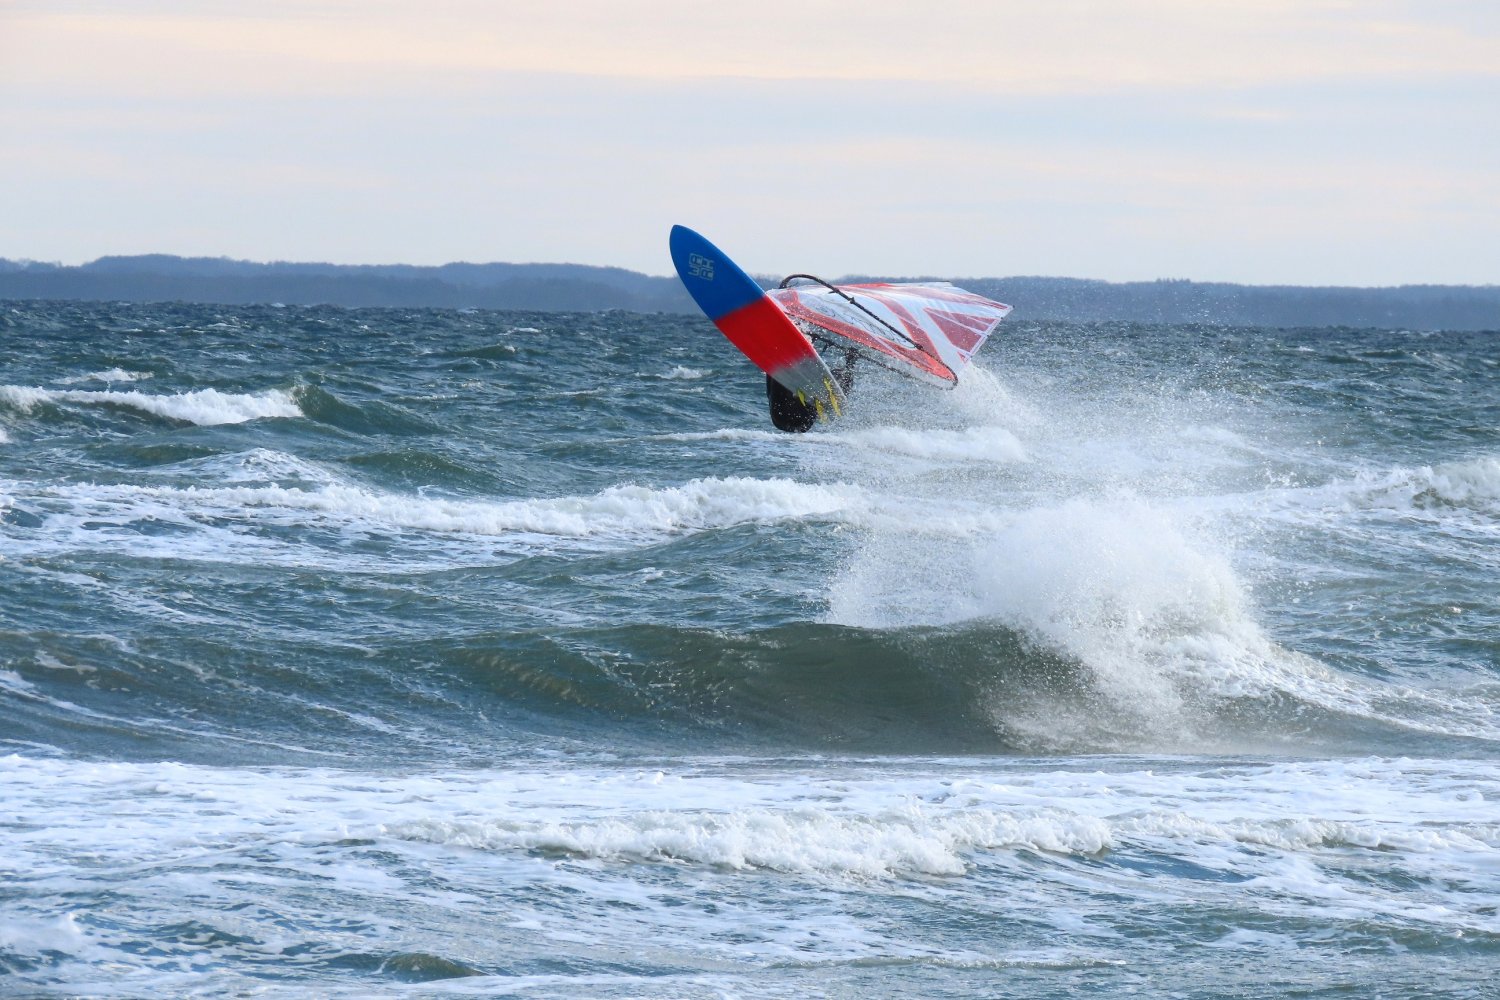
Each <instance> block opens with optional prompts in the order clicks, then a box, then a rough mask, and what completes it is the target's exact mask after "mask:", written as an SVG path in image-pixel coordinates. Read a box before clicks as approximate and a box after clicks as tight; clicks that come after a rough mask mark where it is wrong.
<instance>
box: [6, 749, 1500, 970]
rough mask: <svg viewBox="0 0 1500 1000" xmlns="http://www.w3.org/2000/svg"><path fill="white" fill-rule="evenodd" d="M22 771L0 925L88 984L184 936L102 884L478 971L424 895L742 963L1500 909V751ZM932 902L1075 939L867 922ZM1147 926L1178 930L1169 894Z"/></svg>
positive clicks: (560, 943) (245, 957)
mask: <svg viewBox="0 0 1500 1000" xmlns="http://www.w3.org/2000/svg"><path fill="white" fill-rule="evenodd" d="M0 783H3V785H4V787H5V788H6V790H7V792H6V794H7V806H8V807H9V808H11V809H12V810H13V811H14V812H15V813H16V814H17V815H21V816H24V817H25V818H26V824H25V828H24V830H20V831H18V832H17V836H15V837H13V838H12V840H11V843H10V845H9V848H10V849H9V851H8V853H7V855H6V858H5V862H4V863H5V865H6V866H7V867H8V868H9V869H11V870H14V871H18V872H22V873H24V875H25V877H26V879H27V882H26V884H27V894H26V896H25V898H24V899H22V900H19V901H17V902H14V903H12V904H11V905H10V906H9V907H8V908H7V912H6V919H5V920H4V921H3V922H0V924H3V930H0V947H3V948H5V949H6V950H7V951H8V952H9V953H10V954H11V955H12V956H15V957H19V958H21V959H22V960H23V961H32V962H37V961H42V960H45V961H46V962H47V973H48V976H49V982H52V983H69V984H71V988H70V989H69V990H68V991H69V992H82V993H92V992H100V991H101V989H102V987H101V989H83V988H82V987H83V985H89V984H92V983H95V982H96V980H97V979H98V976H99V975H100V973H99V972H98V971H97V970H99V969H104V968H107V969H108V973H109V975H110V976H112V977H114V979H115V980H118V978H119V977H120V976H122V975H133V976H135V977H136V981H145V982H150V983H152V984H157V985H159V984H162V983H174V982H176V981H177V980H176V979H174V978H173V977H174V976H179V975H181V974H182V969H183V965H182V964H181V963H182V962H183V955H184V952H183V951H182V950H181V949H182V948H183V947H184V945H183V942H182V940H181V939H180V938H179V939H177V940H175V941H172V940H169V941H168V942H164V943H163V947H162V948H161V949H155V948H153V949H141V948H139V947H138V942H139V941H140V939H141V934H142V932H141V931H140V930H139V929H138V928H137V927H135V926H132V925H130V924H126V925H125V926H123V927H122V926H120V924H119V922H118V921H99V920H94V919H83V912H84V911H80V913H79V915H78V918H76V919H75V918H74V917H73V916H70V912H71V911H70V907H72V906H77V905H79V904H77V903H76V902H73V901H75V900H78V899H80V898H84V899H86V898H88V897H87V893H89V892H90V891H92V890H97V891H100V892H104V891H107V892H108V893H109V894H110V897H111V900H112V901H113V902H114V904H115V905H116V906H117V907H118V912H119V913H122V914H127V915H128V920H130V921H136V922H139V923H141V924H144V925H147V926H150V927H169V928H170V927H174V926H177V925H187V926H190V927H193V928H199V927H201V928H204V929H206V930H207V931H210V932H211V931H213V930H220V931H222V932H224V933H223V934H222V935H221V936H220V937H219V938H217V939H216V940H215V945H214V947H215V952H214V956H213V957H214V959H215V961H216V963H218V964H221V965H222V964H226V963H227V964H229V965H230V966H231V967H232V966H233V965H234V964H235V963H237V962H242V961H249V962H258V961H259V960H260V959H262V958H264V957H266V956H279V955H281V954H284V953H285V951H286V950H287V949H290V948H299V947H302V946H303V945H304V943H306V942H316V944H317V945H318V946H321V947H325V948H330V949H337V950H338V951H340V952H342V953H348V954H370V953H375V954H381V953H384V954H390V953H391V951H393V950H394V949H393V948H392V947H391V945H390V942H391V941H392V940H393V939H394V940H399V941H400V942H401V943H402V945H403V946H404V945H405V943H406V942H407V941H417V942H420V941H423V940H424V938H425V939H427V940H430V941H434V942H436V941H446V942H448V943H447V944H446V945H438V946H437V947H438V948H440V949H441V950H439V951H437V954H439V955H456V956H459V957H461V956H463V955H465V954H473V955H475V956H476V957H477V958H478V964H480V965H481V966H482V967H483V966H484V965H485V958H484V955H485V954H486V953H485V952H483V951H482V950H474V949H469V950H465V948H464V946H463V945H462V944H461V943H455V942H454V940H453V939H452V933H451V922H449V921H447V920H446V919H444V918H439V919H437V920H427V919H423V915H424V914H427V913H433V912H437V913H439V914H441V912H442V911H444V910H447V909H450V908H457V909H459V910H461V911H462V912H464V913H466V914H468V916H467V917H466V919H467V920H469V922H470V923H471V924H472V923H474V921H475V920H479V921H480V923H479V924H477V925H475V926H479V927H481V928H482V929H483V930H484V936H483V940H484V942H485V944H486V946H487V947H490V948H493V947H494V944H492V942H497V941H499V942H502V943H504V944H506V945H508V946H509V947H507V949H506V951H505V953H506V954H507V955H509V954H511V953H512V952H511V948H512V947H513V948H515V949H516V950H517V953H522V954H526V953H532V952H533V949H535V950H536V951H537V953H543V954H546V955H548V956H556V955H558V954H562V955H565V956H566V955H586V956H592V957H598V956H600V955H606V956H607V955H610V954H630V955H636V956H645V957H646V959H647V960H648V961H652V960H657V961H659V960H660V959H661V958H662V957H663V955H664V952H663V949H665V954H669V955H673V956H675V957H676V960H677V962H678V963H679V964H682V963H684V962H687V963H689V964H694V963H698V962H708V963H713V964H714V965H715V967H720V966H723V967H726V968H728V967H733V968H748V969H749V970H750V971H749V974H750V975H757V974H763V971H764V968H765V967H766V966H767V965H768V964H774V965H776V966H778V967H779V966H781V965H784V964H786V963H789V962H790V963H798V965H799V967H812V968H817V967H820V966H821V965H823V964H824V963H833V964H834V965H835V967H837V968H846V967H847V966H848V964H849V963H870V962H873V963H892V962H896V963H901V964H907V963H913V964H914V965H915V966H916V967H920V968H932V967H953V968H965V969H988V968H1004V967H1008V966H1024V965H1035V966H1038V967H1042V968H1067V967H1072V966H1086V965H1090V964H1098V963H1099V962H1100V961H1103V960H1106V959H1107V958H1109V957H1111V956H1112V957H1114V958H1119V957H1120V956H1121V955H1122V954H1123V953H1122V952H1121V951H1120V947H1119V943H1118V941H1117V940H1116V937H1115V935H1114V934H1113V933H1112V932H1111V933H1110V935H1109V937H1108V938H1107V941H1108V944H1109V947H1108V948H1107V949H1105V951H1104V952H1102V953H1101V951H1100V950H1099V948H1098V947H1096V946H1095V943H1094V942H1095V940H1096V937H1097V932H1096V931H1095V930H1094V929H1095V928H1097V927H1101V926H1102V927H1105V928H1111V927H1113V926H1114V924H1112V923H1111V921H1112V920H1115V919H1117V918H1118V916H1119V908H1120V906H1121V905H1122V904H1121V902H1120V901H1121V900H1124V901H1125V905H1126V906H1127V907H1128V908H1130V909H1131V910H1132V911H1135V910H1143V911H1145V913H1146V914H1151V913H1158V914H1159V913H1173V912H1177V913H1181V912H1191V911H1192V910H1194V908H1199V909H1202V908H1208V909H1211V910H1214V911H1220V910H1222V911H1224V912H1233V913H1234V914H1236V915H1237V920H1239V921H1242V922H1245V923H1247V924H1249V925H1252V926H1257V927H1258V926H1272V927H1275V926H1284V925H1281V924H1279V923H1278V922H1279V921H1281V920H1283V919H1290V920H1293V921H1301V920H1305V918H1306V914H1307V912H1309V910H1310V909H1311V908H1316V910H1317V912H1318V913H1319V915H1320V924H1319V926H1320V928H1324V929H1326V933H1329V934H1334V935H1337V934H1339V933H1342V932H1343V929H1344V928H1348V929H1350V930H1349V933H1354V934H1357V935H1358V937H1359V939H1360V940H1366V939H1368V937H1369V935H1371V934H1381V935H1384V936H1386V937H1388V938H1390V939H1392V940H1396V939H1398V938H1400V937H1403V936H1405V937H1408V938H1409V937H1410V936H1413V935H1425V936H1427V937H1433V938H1441V939H1442V940H1445V941H1462V940H1464V939H1467V938H1471V937H1478V938H1480V939H1485V938H1487V937H1490V936H1493V935H1495V934H1497V933H1500V918H1497V917H1496V915H1495V908H1496V904H1497V902H1500V891H1497V889H1496V886H1495V883H1494V880H1493V879H1489V878H1486V877H1485V873H1487V872H1489V871H1492V870H1494V868H1495V866H1496V864H1497V863H1500V824H1497V822H1496V819H1495V816H1494V809H1493V803H1494V802H1495V801H1497V800H1500V773H1497V772H1496V770H1495V767H1494V765H1493V763H1491V762H1475V761H1414V760H1381V759H1367V760H1354V761H1337V760H1336V761H1324V762H1310V763H1297V764H1273V765H1265V764H1244V763H1234V762H1230V761H1224V760H1216V761H1209V762H1199V763H1188V762H1183V761H1173V760H1158V761H1142V760H1135V761H1132V762H1130V763H1129V764H1128V765H1126V764H1124V763H1123V762H1120V761H1111V760H1108V759H1105V758H1090V759H1068V758H1058V759H1053V760H1050V761H1046V762H1044V763H1041V764H1038V763H1036V762H1027V761H1019V760H1007V761H993V760H992V761H974V760H966V761H961V760H955V761H932V760H926V761H920V762H912V761H900V760H891V759H884V760H882V761H879V762H872V761H841V760H838V759H836V758H835V759H830V758H820V759H818V760H815V761H814V760H807V761H795V762H784V763H783V765H782V766H778V765H772V764H753V763H751V762H746V761H744V760H730V761H722V762H719V761H713V760H698V761H696V762H695V763H693V764H690V765H685V764H683V763H681V762H678V763H677V764H676V765H672V766H669V768H668V769H667V770H658V769H654V768H650V767H643V768H636V767H631V766H615V767H610V766H598V765H595V764H590V763H586V762H583V761H579V760H571V761H569V762H568V763H567V764H566V765H557V766H549V765H537V764H536V763H534V762H532V763H526V762H520V761H516V762H511V763H509V764H507V765H506V766H504V767H497V768H491V769H465V770H457V769H445V770H440V771H435V772H407V773H392V772H390V771H375V772H372V771H365V770H361V771H347V770H336V769H330V768H291V767H274V768H245V767H241V768H233V767H204V766H190V765H183V764H175V763H123V762H121V763H109V762H91V761H74V760H68V759H64V758H57V757H48V758H38V759H34V758H27V757H21V756H17V755H11V756H0ZM101 815H107V816H109V818H110V821H109V822H108V823H107V824H103V825H101V824H100V823H99V822H98V817H99V816H101ZM412 871H420V872H422V873H423V877H422V878H421V879H418V880H416V881H413V879H412V877H411V872H412ZM748 872H754V873H755V874H754V876H753V877H751V876H748V875H747V873H748ZM101 873H114V874H115V875H118V874H119V873H127V874H128V875H129V877H128V878H119V877H109V878H105V877H104V874H101ZM1392 887H1399V888H1392ZM330 893H334V894H336V895H337V897H338V899H339V900H340V901H341V908H340V909H339V910H338V911H336V912H331V911H329V910H328V909H327V899H328V897H329V894H330ZM1059 899H1063V900H1066V905H1059V903H1058V900H1059ZM911 907H915V908H917V909H918V910H920V909H922V908H925V907H931V908H933V909H934V910H936V909H938V908H941V909H944V910H947V911H951V910H953V909H954V908H955V907H956V908H957V909H958V910H959V912H960V913H962V914H964V915H965V917H964V919H975V917H971V916H968V915H969V914H974V915H981V916H982V917H983V918H984V920H985V921H987V922H990V923H993V924H994V925H996V926H1008V927H1030V928H1039V929H1041V932H1042V934H1043V935H1045V936H1046V937H1047V938H1049V939H1051V938H1055V939H1056V940H1057V942H1058V943H1057V946H1056V948H1048V947H1044V946H1042V945H1041V944H1039V942H1038V939H1037V938H1036V937H1035V936H1034V934H1033V935H1032V936H1031V937H1030V938H1029V939H1027V940H1021V941H1018V942H1015V946H1014V947H1013V946H1011V944H1010V943H996V944H993V945H985V944H983V943H981V940H980V939H979V938H970V939H967V940H964V939H960V943H955V942H953V941H951V940H942V939H934V938H932V937H931V936H930V935H928V934H925V933H918V932H916V931H912V932H909V933H907V932H903V931H901V930H900V929H899V927H898V926H894V924H897V923H899V921H894V920H893V921H892V924H893V926H886V925H884V924H882V923H881V922H879V921H875V920H872V918H870V917H869V916H867V915H866V914H867V913H869V912H870V911H872V910H875V911H881V912H884V911H885V910H886V909H887V908H890V909H891V912H893V913H900V912H903V911H904V912H908V913H909V912H911V910H910V909H909V908H911ZM349 913H357V914H358V919H357V920H352V919H349V917H348V914H349ZM486 915H492V918H491V917H489V916H486ZM1131 926H1134V927H1139V928H1141V929H1142V933H1143V934H1147V935H1153V934H1168V935H1170V934H1171V932H1169V931H1167V930H1165V929H1164V928H1163V925H1162V923H1161V922H1160V921H1159V919H1158V918H1155V917H1151V916H1149V915H1140V916H1136V917H1135V918H1133V923H1132V925H1131ZM1293 926H1295V925H1293ZM949 929H950V930H951V925H949ZM198 933H199V932H198V931H196V930H195V931H194V934H195V935H197V934H198ZM475 936H476V937H478V935H477V934H476V935H475ZM1175 940H1176V939H1175V938H1172V937H1170V936H1169V942H1171V941H1175ZM657 942H661V944H660V945H658V943H657ZM174 946H175V947H174ZM187 946H189V947H193V946H195V942H192V941H189V942H188V945H187ZM432 947H433V945H428V946H427V949H426V950H429V951H430V950H431V949H432ZM403 950H404V949H403ZM1131 954H1132V956H1134V958H1133V960H1139V961H1146V962H1149V961H1151V960H1152V959H1151V954H1150V950H1149V949H1148V950H1147V951H1146V952H1133V953H1131ZM684 956H687V957H686V958H685V957H684ZM193 974H194V975H195V976H200V977H201V973H199V972H197V971H196V970H195V971H194V973H193ZM91 977H92V978H91ZM527 981H528V982H529V981H530V980H527ZM242 982H243V980H241V979H238V978H236V979H234V980H233V981H232V983H231V984H230V985H234V984H240V983H242ZM453 982H454V983H459V984H475V983H477V984H481V985H486V984H493V983H498V982H499V980H498V979H497V980H488V981H487V980H482V979H474V980H455V981H453ZM504 982H505V987H506V988H507V989H509V988H510V987H511V986H514V985H515V982H514V981H513V977H510V976H507V977H506V978H505V981H504ZM653 982H654V983H655V987H659V986H660V985H661V984H660V982H658V981H656V980H653ZM579 983H580V978H579V977H578V976H576V975H570V976H564V977H560V978H558V979H556V980H555V981H553V982H552V983H551V986H552V987H555V988H557V989H558V990H560V991H563V992H577V988H578V986H579ZM192 985H193V987H194V988H198V987H201V986H202V985H203V982H202V980H201V978H199V979H196V980H194V982H193V984H192ZM443 985H444V988H445V989H446V988H447V986H448V984H447V983H445V984H443ZM655 987H653V988H655ZM431 988H432V984H425V985H424V989H431ZM102 991H103V992H108V990H102ZM478 992H482V993H491V992H494V989H492V988H486V989H482V990H478Z"/></svg>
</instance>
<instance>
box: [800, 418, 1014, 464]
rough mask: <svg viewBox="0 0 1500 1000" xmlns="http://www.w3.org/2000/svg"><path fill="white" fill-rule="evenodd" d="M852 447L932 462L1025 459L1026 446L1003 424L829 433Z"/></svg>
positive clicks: (869, 429) (1011, 460) (894, 428)
mask: <svg viewBox="0 0 1500 1000" xmlns="http://www.w3.org/2000/svg"><path fill="white" fill-rule="evenodd" d="M830 437H832V438H833V439H834V440H837V441H839V442H840V443H843V444H846V445H849V446H851V447H853V448H856V449H860V450H865V451H870V452H878V453H884V454H888V455H896V456H901V457H905V458H921V459H930V460H934V461H957V462H993V463H1006V462H1024V461H1026V459H1027V457H1028V456H1027V454H1026V448H1025V447H1024V446H1023V445H1022V444H1021V442H1020V440H1019V439H1017V437H1016V436H1015V434H1013V433H1012V432H1011V431H1010V430H1008V429H1007V428H1005V427H994V426H979V427H965V428H963V429H962V430H942V429H935V430H924V431H917V430H910V429H908V428H905V427H871V428H867V429H863V430H854V431H848V432H845V433H842V434H835V435H830Z"/></svg>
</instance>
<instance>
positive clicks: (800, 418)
mask: <svg viewBox="0 0 1500 1000" xmlns="http://www.w3.org/2000/svg"><path fill="white" fill-rule="evenodd" d="M766 399H768V400H770V403H771V423H772V424H774V425H775V426H776V429H777V430H779V431H795V432H797V433H799V434H800V433H801V432H803V431H805V430H809V429H810V428H811V427H812V425H813V424H815V423H817V422H818V411H817V410H815V409H813V408H812V407H811V406H808V405H807V404H806V403H804V402H802V401H801V400H800V399H798V398H797V397H796V396H795V395H794V394H793V393H792V391H791V390H790V389H787V388H786V387H785V386H783V385H782V384H781V383H780V382H778V381H776V380H775V379H774V378H772V377H771V376H769V375H767V376H766Z"/></svg>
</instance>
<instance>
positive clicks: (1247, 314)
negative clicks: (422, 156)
mask: <svg viewBox="0 0 1500 1000" xmlns="http://www.w3.org/2000/svg"><path fill="white" fill-rule="evenodd" d="M836 280H880V279H876V278H869V277H865V278H839V279H836ZM893 280H902V279H893ZM906 280H911V279H906ZM929 280H933V279H931V278H929ZM948 280H953V281H955V282H956V283H958V284H961V285H963V287H965V288H968V289H969V290H971V291H974V292H978V293H979V294H981V295H987V296H989V297H991V298H994V299H998V300H1000V301H1002V302H1007V303H1009V304H1010V305H1012V306H1015V307H1016V312H1015V314H1014V318H1016V319H1039V320H1069V321H1074V322H1099V321H1110V320H1117V321H1135V322H1153V323H1200V324H1206V325H1215V326H1271V327H1320V326H1348V327H1370V328H1376V329H1408V330H1418V331H1429V330H1458V331H1477V330H1493V331H1500V285H1401V286H1396V287H1388V288H1351V287H1316V286H1294V285H1236V284H1228V283H1222V282H1197V281H1182V280H1171V281H1136V282H1108V281H1096V280H1090V279H1082V278H1048V277H1010V278H969V277H960V278H952V279H948ZM0 299H42V300H64V301H125V302H164V301H165V302H172V301H181V302H196V303H206V304H221V305H253V304H268V303H283V304H286V305H335V306H347V307H363V306H388V307H398V308H399V307H406V308H421V307H438V308H476V309H522V310H539V311H549V312H565V311H566V312H599V311H603V310H608V309H623V310H627V311H630V312H670V313H694V312H696V311H697V310H696V308H695V307H694V305H693V303H692V301H691V300H690V299H689V298H688V296H687V294H686V292H685V291H684V290H683V288H682V286H681V284H680V283H679V282H678V281H677V279H676V278H665V277H658V276H653V275H646V274H641V273H639V272H636V271H628V270H625V269H624V268H617V267H594V266H588V265H583V264H503V263H495V264H462V263H458V264H443V265H441V266H417V265H407V264H389V265H378V264H377V265H362V264H317V263H288V262H276V263H257V262H253V261H239V260H230V259H227V258H217V257H175V256H170V255H166V254H149V255H143V256H131V257H101V258H100V259H98V260H96V261H92V262H90V263H87V264H80V265H60V264H44V263H34V262H29V261H28V262H18V261H10V260H3V259H0Z"/></svg>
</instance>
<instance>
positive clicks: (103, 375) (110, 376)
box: [57, 368, 151, 385]
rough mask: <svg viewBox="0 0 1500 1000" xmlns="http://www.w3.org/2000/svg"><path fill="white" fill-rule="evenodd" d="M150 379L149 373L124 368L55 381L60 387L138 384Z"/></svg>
mask: <svg viewBox="0 0 1500 1000" xmlns="http://www.w3.org/2000/svg"><path fill="white" fill-rule="evenodd" d="M148 378H151V373H150V372H134V371H127V370H125V369H124V368H106V369H104V370H103V371H97V372H88V373H86V374H84V375H70V376H68V377H67V378H60V379H58V380H57V381H58V382H59V383H60V384H62V385H77V384H78V383H80V382H139V381H140V380H141V379H148Z"/></svg>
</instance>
